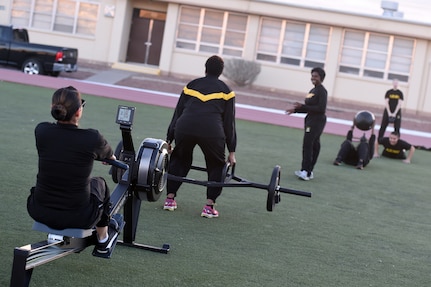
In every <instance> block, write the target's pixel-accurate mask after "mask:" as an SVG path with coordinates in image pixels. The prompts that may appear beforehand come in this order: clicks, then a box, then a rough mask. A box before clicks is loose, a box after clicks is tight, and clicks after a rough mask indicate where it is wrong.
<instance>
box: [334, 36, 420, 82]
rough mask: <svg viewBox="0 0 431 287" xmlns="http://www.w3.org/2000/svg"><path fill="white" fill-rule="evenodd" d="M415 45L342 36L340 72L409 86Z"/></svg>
mask: <svg viewBox="0 0 431 287" xmlns="http://www.w3.org/2000/svg"><path fill="white" fill-rule="evenodd" d="M414 46H415V41H414V40H412V39H406V38H401V37H395V36H389V35H381V34H376V33H370V32H361V31H351V30H346V31H345V32H344V40H343V48H342V52H341V58H340V66H339V71H340V72H341V73H347V74H352V75H358V76H360V77H370V78H377V79H385V80H392V79H398V80H400V81H403V82H408V80H409V74H410V67H411V64H412V59H413V50H414Z"/></svg>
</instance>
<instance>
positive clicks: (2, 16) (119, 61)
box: [0, 0, 431, 115]
mask: <svg viewBox="0 0 431 287" xmlns="http://www.w3.org/2000/svg"><path fill="white" fill-rule="evenodd" d="M3 2H5V4H1V5H3V7H4V9H0V23H1V24H6V25H7V24H9V23H8V22H9V19H10V13H11V12H10V11H11V6H12V4H11V3H12V0H6V1H3ZM3 2H1V3H3ZM98 2H99V3H100V4H99V5H100V6H99V15H98V23H97V28H96V35H95V36H94V37H83V36H78V35H69V34H61V33H51V32H47V31H40V30H35V29H31V28H30V29H29V34H30V39H31V41H32V42H38V43H45V44H51V45H63V46H69V47H76V48H78V49H79V58H80V59H81V60H86V61H95V62H105V63H108V64H112V65H113V67H119V68H128V69H135V70H137V71H140V69H142V68H145V67H142V65H139V64H134V63H126V62H125V61H126V54H127V47H128V40H129V33H130V26H131V21H132V13H133V9H134V8H141V9H146V10H153V11H159V12H166V13H167V19H166V23H165V31H164V35H163V45H162V53H161V58H160V64H159V66H158V67H152V68H156V69H158V70H159V71H160V73H162V74H173V75H176V76H183V77H187V78H191V77H198V76H202V75H203V72H204V62H205V60H206V58H207V57H208V56H210V55H208V54H199V53H195V52H188V51H184V50H180V49H176V48H175V37H176V29H177V27H176V26H177V22H178V16H179V9H180V6H181V5H191V6H198V7H203V6H204V7H207V8H213V9H218V10H226V11H236V12H240V13H246V14H248V15H250V17H249V24H248V31H247V34H246V47H245V49H244V51H245V52H244V56H243V58H244V59H246V60H252V61H253V60H254V55H255V51H256V47H257V45H256V43H257V36H258V31H259V21H260V16H262V15H264V16H269V17H277V18H281V19H290V20H298V21H301V22H305V23H319V24H324V25H328V26H331V27H332V30H331V38H330V39H331V40H330V43H329V49H328V55H327V62H326V63H325V70H326V73H327V77H326V79H325V82H324V84H325V87H326V88H327V90H328V92H329V96H330V98H331V99H333V100H336V101H346V102H360V103H366V104H368V105H370V106H381V107H382V108H383V104H384V93H385V92H386V90H388V89H389V88H391V81H385V80H381V79H372V78H364V77H358V76H354V75H348V74H343V73H338V61H339V57H340V52H341V48H342V39H343V31H344V29H345V28H350V29H358V30H361V31H370V32H377V33H384V34H388V35H397V36H406V37H409V38H415V39H417V44H416V47H415V50H414V57H413V59H414V65H413V66H412V71H411V74H410V79H409V82H408V83H403V82H401V83H400V86H399V87H400V89H401V90H402V91H403V92H404V95H405V101H404V104H403V108H404V109H407V110H411V111H416V112H417V114H419V115H420V114H421V113H431V97H430V96H428V97H427V95H429V94H430V93H431V73H430V69H431V62H430V60H429V59H430V57H431V33H429V31H430V28H431V26H430V25H427V24H421V23H413V22H407V21H403V20H397V19H389V18H384V17H379V16H369V15H360V14H352V13H350V14H349V13H342V12H335V11H329V10H322V9H310V8H304V7H300V6H295V5H286V4H285V5H282V4H276V3H271V1H255V0H217V1H202V0H103V1H98ZM0 8H1V7H0ZM108 11H109V12H112V11H113V14H111V13H107V12H108ZM142 71H144V70H142ZM254 85H255V86H261V87H266V88H270V89H275V90H289V91H292V92H295V93H299V94H305V93H307V92H308V90H309V89H310V88H311V83H310V71H309V70H307V69H304V68H300V67H293V66H284V65H283V66H280V65H277V64H271V63H266V62H265V63H264V62H262V66H261V73H260V74H259V76H258V77H257V79H256V81H255V82H254Z"/></svg>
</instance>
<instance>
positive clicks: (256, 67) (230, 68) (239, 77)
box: [223, 58, 260, 87]
mask: <svg viewBox="0 0 431 287" xmlns="http://www.w3.org/2000/svg"><path fill="white" fill-rule="evenodd" d="M259 73H260V64H259V63H256V62H253V61H246V60H244V59H238V58H233V59H227V60H225V63H224V70H223V76H225V77H226V78H227V79H229V80H230V81H232V82H234V83H235V84H237V85H238V86H240V87H243V86H246V85H250V84H252V83H253V82H254V80H255V79H256V77H257V75H258V74H259Z"/></svg>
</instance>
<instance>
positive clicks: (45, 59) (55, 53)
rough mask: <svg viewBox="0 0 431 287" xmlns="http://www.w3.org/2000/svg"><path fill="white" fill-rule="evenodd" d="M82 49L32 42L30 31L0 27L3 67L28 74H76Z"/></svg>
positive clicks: (0, 60) (0, 50) (0, 62)
mask: <svg viewBox="0 0 431 287" xmlns="http://www.w3.org/2000/svg"><path fill="white" fill-rule="evenodd" d="M77 60H78V50H77V49H73V48H64V47H56V46H50V45H42V44H35V43H30V41H29V36H28V32H27V30H26V29H15V28H13V27H12V26H3V25H0V65H8V66H15V67H18V68H19V69H21V70H22V71H23V72H24V73H26V74H39V75H51V76H54V77H57V76H58V75H59V74H60V72H63V71H64V72H76V71H77V69H78V65H77Z"/></svg>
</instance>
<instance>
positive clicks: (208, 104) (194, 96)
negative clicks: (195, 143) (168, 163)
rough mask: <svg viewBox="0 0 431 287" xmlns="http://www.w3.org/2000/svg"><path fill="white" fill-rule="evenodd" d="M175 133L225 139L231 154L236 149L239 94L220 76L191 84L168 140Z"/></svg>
mask: <svg viewBox="0 0 431 287" xmlns="http://www.w3.org/2000/svg"><path fill="white" fill-rule="evenodd" d="M175 131H178V132H181V133H183V134H188V135H194V136H200V137H206V138H208V137H218V138H220V137H221V138H225V140H226V146H227V148H228V150H229V152H234V151H235V149H236V144H237V138H236V128H235V93H234V92H233V91H231V90H230V88H229V87H228V86H227V85H226V84H225V83H224V82H223V81H221V80H219V79H218V78H217V77H214V76H210V75H207V76H205V77H202V78H198V79H195V80H193V81H191V82H190V83H188V84H187V86H186V87H185V88H184V89H183V91H182V93H181V96H180V98H179V100H178V103H177V106H176V108H175V112H174V115H173V117H172V120H171V123H170V125H169V128H168V133H167V140H168V141H170V142H172V141H173V140H174V139H175Z"/></svg>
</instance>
